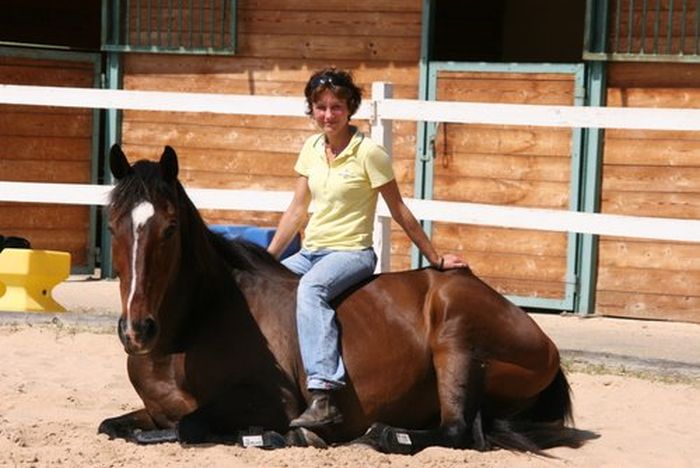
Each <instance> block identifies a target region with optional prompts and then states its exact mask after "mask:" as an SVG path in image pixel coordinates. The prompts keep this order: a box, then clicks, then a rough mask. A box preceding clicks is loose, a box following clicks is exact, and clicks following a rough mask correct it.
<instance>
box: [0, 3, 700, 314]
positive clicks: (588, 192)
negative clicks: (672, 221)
mask: <svg viewBox="0 0 700 468" xmlns="http://www.w3.org/2000/svg"><path fill="white" fill-rule="evenodd" d="M699 36H700V12H698V11H697V5H696V2H673V1H672V0H655V1H653V2H652V1H648V0H640V1H637V2H634V1H629V0H627V1H625V0H587V1H585V0H571V1H567V2H561V1H557V0H495V1H489V2H480V1H471V0H470V1H461V2H451V1H447V0H403V1H385V2H376V1H368V0H356V1H354V2H350V3H348V2H339V1H337V0H324V1H318V0H311V1H304V2H294V1H289V0H179V1H174V0H168V1H164V0H103V1H102V2H96V1H86V0H75V1H72V2H51V1H47V0H22V1H20V0H11V1H9V2H5V6H4V8H3V15H2V16H1V17H0V83H4V84H25V85H41V86H68V87H84V88H85V87H93V88H110V89H129V90H158V91H183V92H185V91H186V92H200V93H227V94H248V95H261V96H269V95H275V96H301V95H302V93H303V86H304V84H305V82H306V80H307V78H308V76H309V75H310V73H311V72H313V71H314V70H316V69H319V68H321V67H325V66H329V65H335V66H338V67H342V68H347V69H350V70H352V71H353V72H354V75H355V77H356V79H357V81H358V82H359V83H360V84H362V85H363V87H364V88H365V91H366V95H367V96H369V93H370V89H369V88H370V84H371V83H372V82H374V81H385V82H390V83H393V85H394V97H396V98H404V99H425V100H428V99H430V100H442V101H469V102H490V103H510V104H545V105H567V106H605V105H607V106H622V107H662V108H695V107H699V106H700V65H699V64H698V62H700V50H699V49H700V40H699ZM0 109H2V112H0V139H1V140H2V143H3V144H2V145H0V180H6V181H32V182H71V183H93V184H96V183H109V182H110V181H109V179H108V175H107V174H108V171H106V170H105V154H106V148H108V147H109V145H111V143H113V142H115V141H116V142H120V143H122V145H123V146H124V149H125V151H126V153H127V154H129V155H130V157H134V158H149V159H153V158H157V157H158V156H159V155H160V153H161V151H162V148H163V146H164V145H166V144H167V145H171V146H173V147H174V148H175V149H176V150H177V151H178V155H179V158H180V165H181V181H182V182H183V184H184V185H185V186H186V187H205V188H222V189H223V188H231V189H267V190H291V189H292V187H293V183H294V179H295V175H294V171H293V165H294V162H295V160H296V156H297V151H298V150H299V149H300V148H301V145H302V142H303V141H304V139H305V138H306V137H307V136H308V135H310V134H311V133H312V132H314V131H315V130H314V128H313V125H312V123H311V122H310V121H309V119H305V118H291V117H273V116H229V115H215V114H206V113H196V114H195V113H172V112H155V111H129V110H127V111H123V112H122V111H117V110H104V111H103V110H89V109H78V108H75V109H74V108H51V107H33V106H13V105H0ZM357 124H358V125H359V126H360V127H361V128H363V129H368V125H369V123H368V122H366V121H358V122H357ZM393 132H394V138H393V142H394V145H393V148H392V150H393V157H394V161H395V162H394V169H395V171H396V175H397V178H398V181H399V185H400V187H401V189H402V192H403V195H404V196H405V197H412V198H419V199H436V200H450V201H464V202H475V203H487V204H495V205H505V206H516V207H536V208H547V209H558V210H577V211H588V212H603V213H611V214H613V213H614V214H625V215H633V216H656V217H671V218H687V219H697V218H699V217H700V145H699V144H698V143H699V142H698V140H699V139H700V135H699V134H698V132H687V131H678V132H669V131H643V130H615V129H608V130H597V129H567V128H547V127H535V126H527V125H522V126H506V125H462V124H445V123H431V122H425V123H418V124H416V123H414V122H405V121H395V122H394V123H393ZM204 215H205V218H206V219H207V221H208V222H210V223H212V224H235V223H240V224H255V225H263V226H265V225H266V226H274V225H275V224H276V223H277V219H278V216H279V214H276V213H266V212H251V211H246V212H233V211H213V210H208V211H205V212H204ZM395 228H396V229H393V230H392V259H391V265H392V269H393V270H401V269H407V268H412V267H420V266H422V264H423V263H422V259H421V258H419V256H418V255H417V254H416V253H415V252H414V251H413V249H412V248H411V246H410V243H409V241H408V239H407V238H405V237H404V235H403V234H402V233H401V232H400V229H399V228H398V227H395ZM426 230H427V231H428V232H429V234H430V235H431V236H432V238H433V239H434V240H435V243H436V245H437V247H438V248H439V249H440V250H441V251H450V252H457V253H460V254H461V255H462V256H464V257H465V258H466V259H467V260H468V261H469V263H470V265H471V266H472V268H473V270H474V271H475V273H477V274H478V275H479V276H480V277H482V278H483V279H484V280H485V281H486V282H488V283H489V284H490V285H492V286H493V287H494V288H496V289H497V290H499V291H500V292H502V293H504V294H507V295H508V296H509V297H511V298H512V299H513V300H514V301H515V302H517V303H518V304H520V305H524V306H528V307H533V308H543V309H550V310H563V311H574V312H581V313H589V312H596V313H598V314H603V315H615V316H626V317H635V318H653V319H666V320H684V321H694V322H700V260H698V259H700V246H699V245H696V244H690V243H681V242H667V241H650V240H640V239H635V238H613V237H600V238H598V237H597V236H591V235H581V234H576V233H571V234H566V233H556V232H547V231H534V230H519V229H504V228H498V227H485V226H470V225H456V224H447V223H438V222H435V223H426ZM0 233H2V234H5V235H22V236H24V237H27V238H29V239H30V240H31V241H32V244H33V245H34V246H35V247H37V248H47V249H55V250H65V251H69V252H70V253H71V255H72V258H73V269H74V271H76V272H77V271H92V270H93V269H94V268H95V267H96V266H99V267H102V268H103V270H104V271H106V272H108V271H109V269H110V265H109V256H108V255H106V253H105V251H106V250H108V247H109V238H108V236H107V235H106V233H105V232H104V230H103V229H102V213H101V209H100V208H96V207H93V208H89V207H82V206H68V205H48V204H46V205H30V204H17V203H7V202H0Z"/></svg>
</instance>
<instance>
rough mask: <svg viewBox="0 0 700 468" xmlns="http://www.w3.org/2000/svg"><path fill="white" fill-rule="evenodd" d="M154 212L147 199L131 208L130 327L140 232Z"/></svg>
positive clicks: (128, 323)
mask: <svg viewBox="0 0 700 468" xmlns="http://www.w3.org/2000/svg"><path fill="white" fill-rule="evenodd" d="M154 214H155V209H154V208H153V204H152V203H150V202H147V201H143V202H141V203H139V204H138V205H136V206H135V207H134V209H133V210H131V228H132V230H133V244H132V245H131V285H130V287H129V299H128V300H127V302H126V320H127V326H128V327H129V329H130V328H131V301H132V300H133V299H134V293H135V291H136V284H137V283H136V279H137V278H136V276H137V274H136V259H137V258H138V249H139V234H140V233H141V231H143V227H144V226H145V225H146V223H148V220H150V219H151V218H152V217H153V215H154Z"/></svg>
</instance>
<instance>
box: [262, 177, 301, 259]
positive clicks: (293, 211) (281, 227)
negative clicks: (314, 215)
mask: <svg viewBox="0 0 700 468" xmlns="http://www.w3.org/2000/svg"><path fill="white" fill-rule="evenodd" d="M310 201H311V192H310V191H309V180H308V179H307V178H306V177H304V176H299V178H298V179H297V182H296V185H295V186H294V197H293V198H292V202H291V203H290V204H289V206H288V207H287V210H286V211H285V212H284V214H283V215H282V217H281V218H280V222H279V224H278V225H277V231H276V232H275V235H274V236H273V238H272V241H270V245H269V246H268V247H267V251H268V252H270V253H271V254H272V255H273V256H274V257H275V258H279V257H280V255H282V253H283V252H284V250H285V249H286V248H287V246H289V244H290V242H292V239H293V238H294V236H295V235H296V234H297V232H299V230H300V229H301V227H302V226H303V225H304V222H305V221H306V217H307V216H308V209H309V203H310Z"/></svg>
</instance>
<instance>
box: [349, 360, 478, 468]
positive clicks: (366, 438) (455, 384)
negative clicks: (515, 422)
mask: <svg viewBox="0 0 700 468" xmlns="http://www.w3.org/2000/svg"><path fill="white" fill-rule="evenodd" d="M433 361H434V364H435V370H436V373H437V381H438V398H439V400H440V426H439V427H438V428H436V429H427V430H407V429H399V428H394V427H391V426H387V425H385V424H374V425H373V426H372V427H371V428H370V429H369V430H368V431H367V433H366V434H365V435H363V436H362V437H360V438H359V439H357V440H355V441H354V443H362V444H366V445H370V446H372V447H374V448H376V449H378V450H380V451H382V452H387V453H404V454H413V453H417V452H419V451H421V450H423V449H424V448H427V447H430V446H434V445H440V446H443V447H451V448H473V449H476V450H485V449H486V448H487V445H486V441H485V438H484V434H483V430H482V427H481V412H480V410H481V403H482V400H483V394H484V376H485V374H486V368H485V366H484V364H483V362H482V361H480V360H478V359H474V358H472V357H471V356H470V355H469V354H468V353H466V352H455V351H454V350H438V351H436V352H435V353H434V354H433Z"/></svg>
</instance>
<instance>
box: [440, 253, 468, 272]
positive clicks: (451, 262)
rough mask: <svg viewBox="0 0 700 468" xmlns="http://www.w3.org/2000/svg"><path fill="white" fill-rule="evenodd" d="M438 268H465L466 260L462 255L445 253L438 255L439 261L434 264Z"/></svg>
mask: <svg viewBox="0 0 700 468" xmlns="http://www.w3.org/2000/svg"><path fill="white" fill-rule="evenodd" d="M434 266H435V267H437V268H438V270H450V269H452V268H466V267H468V266H469V265H467V262H465V261H464V260H463V259H462V257H459V256H457V255H453V254H445V255H443V256H442V257H440V262H439V263H438V264H437V265H434Z"/></svg>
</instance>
